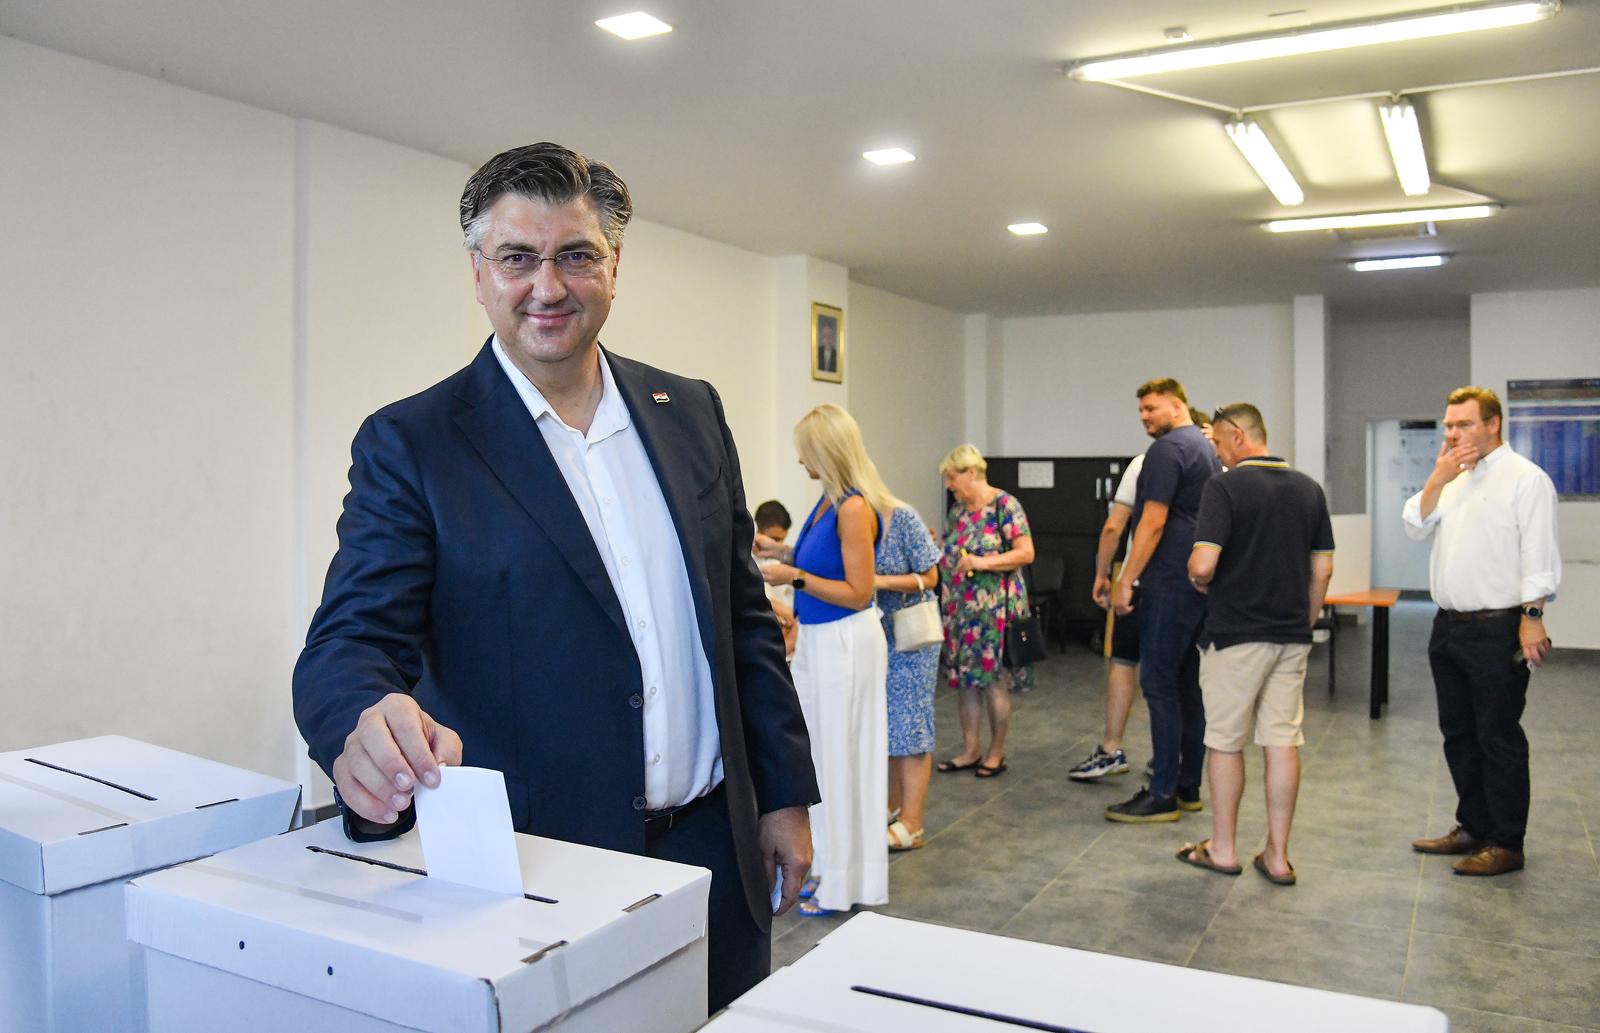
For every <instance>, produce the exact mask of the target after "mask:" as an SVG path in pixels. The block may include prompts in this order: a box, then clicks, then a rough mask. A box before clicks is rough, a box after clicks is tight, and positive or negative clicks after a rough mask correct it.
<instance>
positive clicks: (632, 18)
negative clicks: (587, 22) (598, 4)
mask: <svg viewBox="0 0 1600 1033" xmlns="http://www.w3.org/2000/svg"><path fill="white" fill-rule="evenodd" d="M595 24H596V25H598V26H600V27H601V28H602V29H604V30H606V31H607V32H610V33H613V34H615V35H618V36H621V37H622V38H623V39H644V38H645V37H646V36H660V35H662V34H663V33H667V32H671V31H672V26H670V25H668V24H667V23H666V22H664V21H662V20H661V19H660V18H655V17H652V16H650V15H648V14H645V13H644V12H643V11H634V12H633V13H632V14H619V15H617V16H616V17H615V18H601V19H600V20H599V21H597V22H595Z"/></svg>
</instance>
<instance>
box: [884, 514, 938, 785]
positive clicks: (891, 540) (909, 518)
mask: <svg viewBox="0 0 1600 1033" xmlns="http://www.w3.org/2000/svg"><path fill="white" fill-rule="evenodd" d="M938 562H939V547H938V546H937V545H934V544H933V537H932V536H931V535H930V534H928V528H927V525H925V524H924V523H923V522H922V517H921V516H919V515H918V514H917V511H916V510H914V509H912V508H911V507H910V506H900V507H897V508H896V509H895V510H894V512H892V513H890V514H889V524H888V527H886V528H885V529H884V532H883V540H882V541H881V542H880V543H879V544H878V553H877V561H876V570H877V572H878V573H879V574H913V573H914V574H920V573H922V572H923V571H924V570H927V569H928V568H929V567H931V566H933V565H934V564H936V563H938ZM931 598H933V589H931V588H930V589H928V590H927V591H926V592H923V593H922V594H920V595H918V594H917V593H915V592H890V591H887V590H885V591H881V592H879V593H878V609H879V610H881V611H883V634H884V637H885V638H886V639H887V640H888V642H889V683H888V698H889V756H891V757H914V756H917V755H918V754H922V753H927V752H929V751H930V750H932V749H933V684H934V681H935V680H937V678H938V677H939V646H938V643H935V644H933V645H931V646H929V647H928V648H926V649H919V650H917V651H916V652H913V653H902V652H899V651H898V650H896V649H895V647H894V614H895V611H896V610H899V609H902V608H903V607H907V606H913V605H915V604H917V603H920V602H923V601H924V600H927V599H931Z"/></svg>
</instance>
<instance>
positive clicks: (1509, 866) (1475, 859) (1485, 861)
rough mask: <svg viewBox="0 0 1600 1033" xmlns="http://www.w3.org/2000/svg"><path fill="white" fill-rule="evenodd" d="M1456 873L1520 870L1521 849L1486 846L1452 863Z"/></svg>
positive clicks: (1493, 873)
mask: <svg viewBox="0 0 1600 1033" xmlns="http://www.w3.org/2000/svg"><path fill="white" fill-rule="evenodd" d="M1451 867H1453V868H1454V869H1455V870H1456V874H1457V875H1504V874H1505V873H1506V872H1515V871H1521V870H1522V851H1521V850H1507V849H1506V848H1505V847H1503V846H1486V847H1484V848H1483V849H1482V850H1479V851H1478V852H1477V853H1475V854H1472V855H1470V856H1468V857H1463V858H1462V859H1461V860H1459V861H1457V862H1456V863H1455V864H1454V865H1452V866H1451Z"/></svg>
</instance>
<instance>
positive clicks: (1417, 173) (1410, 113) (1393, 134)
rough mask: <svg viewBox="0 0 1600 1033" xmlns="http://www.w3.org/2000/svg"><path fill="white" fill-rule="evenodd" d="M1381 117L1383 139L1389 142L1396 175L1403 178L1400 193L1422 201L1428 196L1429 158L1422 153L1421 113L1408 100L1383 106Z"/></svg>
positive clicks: (1379, 106)
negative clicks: (1420, 197)
mask: <svg viewBox="0 0 1600 1033" xmlns="http://www.w3.org/2000/svg"><path fill="white" fill-rule="evenodd" d="M1378 117H1379V118H1381V119H1382V120H1383V135H1384V137H1385V138H1386V139H1387V140H1388V141H1389V154H1390V156H1391V157H1393V158H1394V171H1395V174H1396V175H1397V176H1399V177H1400V189H1401V190H1404V191H1405V192H1406V196H1407V197H1418V196H1420V195H1422V194H1426V193H1427V192H1428V188H1429V186H1431V185H1432V184H1431V183H1430V182H1429V180H1428V156H1427V154H1426V153H1424V151H1423V149H1422V130H1421V128H1420V127H1419V126H1418V125H1417V109H1416V108H1415V107H1413V106H1412V105H1411V102H1410V101H1408V100H1397V101H1395V102H1394V103H1393V104H1379V105H1378Z"/></svg>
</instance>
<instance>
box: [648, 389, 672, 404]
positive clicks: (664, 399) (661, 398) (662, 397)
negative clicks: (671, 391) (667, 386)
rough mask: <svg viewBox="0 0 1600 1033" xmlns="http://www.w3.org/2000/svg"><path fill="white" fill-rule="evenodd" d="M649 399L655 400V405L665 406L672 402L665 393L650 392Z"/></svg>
mask: <svg viewBox="0 0 1600 1033" xmlns="http://www.w3.org/2000/svg"><path fill="white" fill-rule="evenodd" d="M650 397H651V398H653V399H655V402H656V404H657V405H666V404H667V403H668V402H670V401H672V399H671V398H670V397H668V395H667V393H666V392H665V391H652V392H650Z"/></svg>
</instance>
